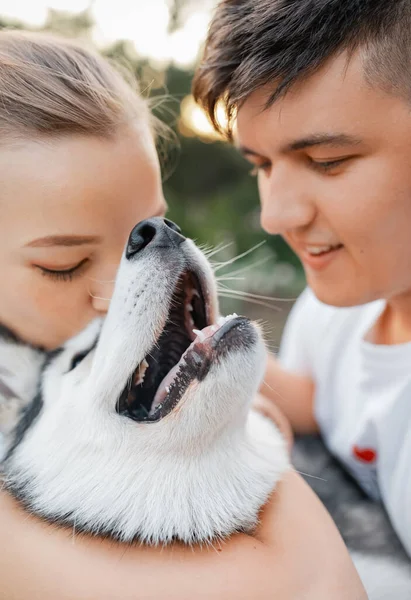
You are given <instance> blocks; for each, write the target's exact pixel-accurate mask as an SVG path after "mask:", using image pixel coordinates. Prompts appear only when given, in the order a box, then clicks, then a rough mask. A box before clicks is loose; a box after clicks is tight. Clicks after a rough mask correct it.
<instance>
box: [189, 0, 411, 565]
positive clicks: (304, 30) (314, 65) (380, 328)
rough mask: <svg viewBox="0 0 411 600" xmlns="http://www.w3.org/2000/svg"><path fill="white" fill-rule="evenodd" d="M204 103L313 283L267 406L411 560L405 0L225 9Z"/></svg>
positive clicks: (274, 227) (408, 16) (226, 1)
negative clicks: (342, 478)
mask: <svg viewBox="0 0 411 600" xmlns="http://www.w3.org/2000/svg"><path fill="white" fill-rule="evenodd" d="M194 95H195V97H196V99H197V101H199V102H200V103H201V104H202V106H203V107H204V108H205V109H206V110H207V112H208V113H209V115H210V116H211V118H212V119H213V121H214V124H215V126H216V128H217V129H218V128H220V129H221V126H220V125H219V124H218V122H217V120H216V116H215V115H216V108H217V105H218V103H219V102H223V103H224V104H225V106H226V109H227V115H228V117H229V127H228V129H227V130H226V133H227V135H228V137H229V138H233V137H235V139H236V143H237V144H238V147H239V149H240V151H241V152H242V153H243V154H244V156H245V157H246V158H247V159H248V160H249V161H250V162H251V163H252V164H253V165H254V166H255V167H256V169H257V171H258V186H259V191H260V196H261V206H262V213H261V222H262V226H263V227H264V229H265V230H266V231H267V232H269V233H271V234H280V235H282V236H283V238H284V239H285V240H286V241H287V242H288V243H289V244H290V246H291V247H292V248H293V249H294V250H295V252H296V253H297V254H298V256H299V257H300V259H301V261H302V263H303V266H304V269H305V273H306V276H307V282H308V286H309V288H308V289H307V290H306V291H305V292H304V293H303V295H302V296H301V297H300V299H299V300H298V302H297V304H296V306H295V308H294V310H293V312H292V314H291V317H290V319H289V322H288V324H287V326H286V329H285V334H284V339H283V344H282V348H281V352H280V362H279V363H277V362H273V363H272V364H271V366H270V369H269V373H268V375H267V383H268V384H269V386H270V387H271V388H273V389H274V390H275V392H274V393H273V392H270V389H269V388H268V386H267V388H266V390H265V393H266V394H267V395H270V394H271V396H272V399H273V401H274V402H275V403H276V404H277V406H279V408H280V409H282V411H283V412H284V413H285V414H286V416H287V417H288V418H289V420H290V422H291V425H292V426H293V429H294V430H295V431H297V432H299V431H300V432H302V431H304V432H307V431H314V430H315V429H316V428H317V427H319V429H320V430H321V432H322V434H323V436H324V438H325V440H326V442H327V444H328V447H329V448H330V450H331V451H332V452H333V453H334V454H335V455H337V456H338V457H339V458H340V459H341V460H342V462H343V463H344V464H345V465H346V467H347V468H348V469H349V470H350V471H351V473H352V474H353V475H354V476H355V477H356V478H357V480H358V481H359V483H360V485H362V487H363V488H364V490H365V491H366V492H367V493H368V494H369V495H370V496H371V497H373V498H374V499H381V500H382V501H383V502H384V504H385V506H386V508H387V511H388V513H389V515H390V518H391V520H392V523H393V526H394V527H395V529H396V531H397V533H398V536H399V537H400V539H401V540H402V542H403V544H404V546H405V548H406V549H407V551H408V553H409V554H410V555H411V477H410V472H411V368H410V365H411V104H410V101H411V3H410V2H409V0H389V1H388V2H387V0H223V1H222V2H221V3H220V4H219V6H218V8H217V11H216V14H215V16H214V19H213V22H212V24H211V28H210V32H209V37H208V41H207V44H206V48H205V54H204V58H203V61H202V63H201V65H200V67H199V69H198V71H197V74H196V77H195V81H194ZM234 123H235V125H236V133H235V134H234V136H233V132H232V128H233V125H234Z"/></svg>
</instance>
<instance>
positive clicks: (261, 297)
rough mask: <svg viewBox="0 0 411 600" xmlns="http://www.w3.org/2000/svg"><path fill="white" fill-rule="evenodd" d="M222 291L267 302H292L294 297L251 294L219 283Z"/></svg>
mask: <svg viewBox="0 0 411 600" xmlns="http://www.w3.org/2000/svg"><path fill="white" fill-rule="evenodd" d="M221 287H222V288H223V290H224V291H227V292H230V293H231V294H236V295H237V296H247V297H248V298H255V299H256V300H268V301H269V302H294V300H295V298H276V297H275V296H261V295H260V294H253V293H252V292H244V291H242V290H234V289H232V288H229V287H227V286H226V285H224V284H221Z"/></svg>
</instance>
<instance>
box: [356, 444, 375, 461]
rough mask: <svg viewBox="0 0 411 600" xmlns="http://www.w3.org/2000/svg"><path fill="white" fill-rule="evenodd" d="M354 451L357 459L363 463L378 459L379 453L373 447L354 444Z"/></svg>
mask: <svg viewBox="0 0 411 600" xmlns="http://www.w3.org/2000/svg"><path fill="white" fill-rule="evenodd" d="M352 453H353V455H354V457H355V458H356V459H357V460H360V461H361V462H363V463H368V464H372V463H374V462H375V461H376V460H377V453H376V451H375V450H374V449H373V448H360V447H359V446H353V449H352Z"/></svg>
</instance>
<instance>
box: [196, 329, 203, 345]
mask: <svg viewBox="0 0 411 600" xmlns="http://www.w3.org/2000/svg"><path fill="white" fill-rule="evenodd" d="M193 333H194V334H195V335H196V336H197V337H198V338H200V342H203V341H204V340H205V335H204V333H203V332H202V331H200V330H199V329H193Z"/></svg>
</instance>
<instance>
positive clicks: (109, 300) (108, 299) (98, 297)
mask: <svg viewBox="0 0 411 600" xmlns="http://www.w3.org/2000/svg"><path fill="white" fill-rule="evenodd" d="M89 295H90V296H91V297H92V298H95V299H96V300H107V302H111V300H112V298H104V297H103V296H95V295H94V294H92V293H91V292H89Z"/></svg>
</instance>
